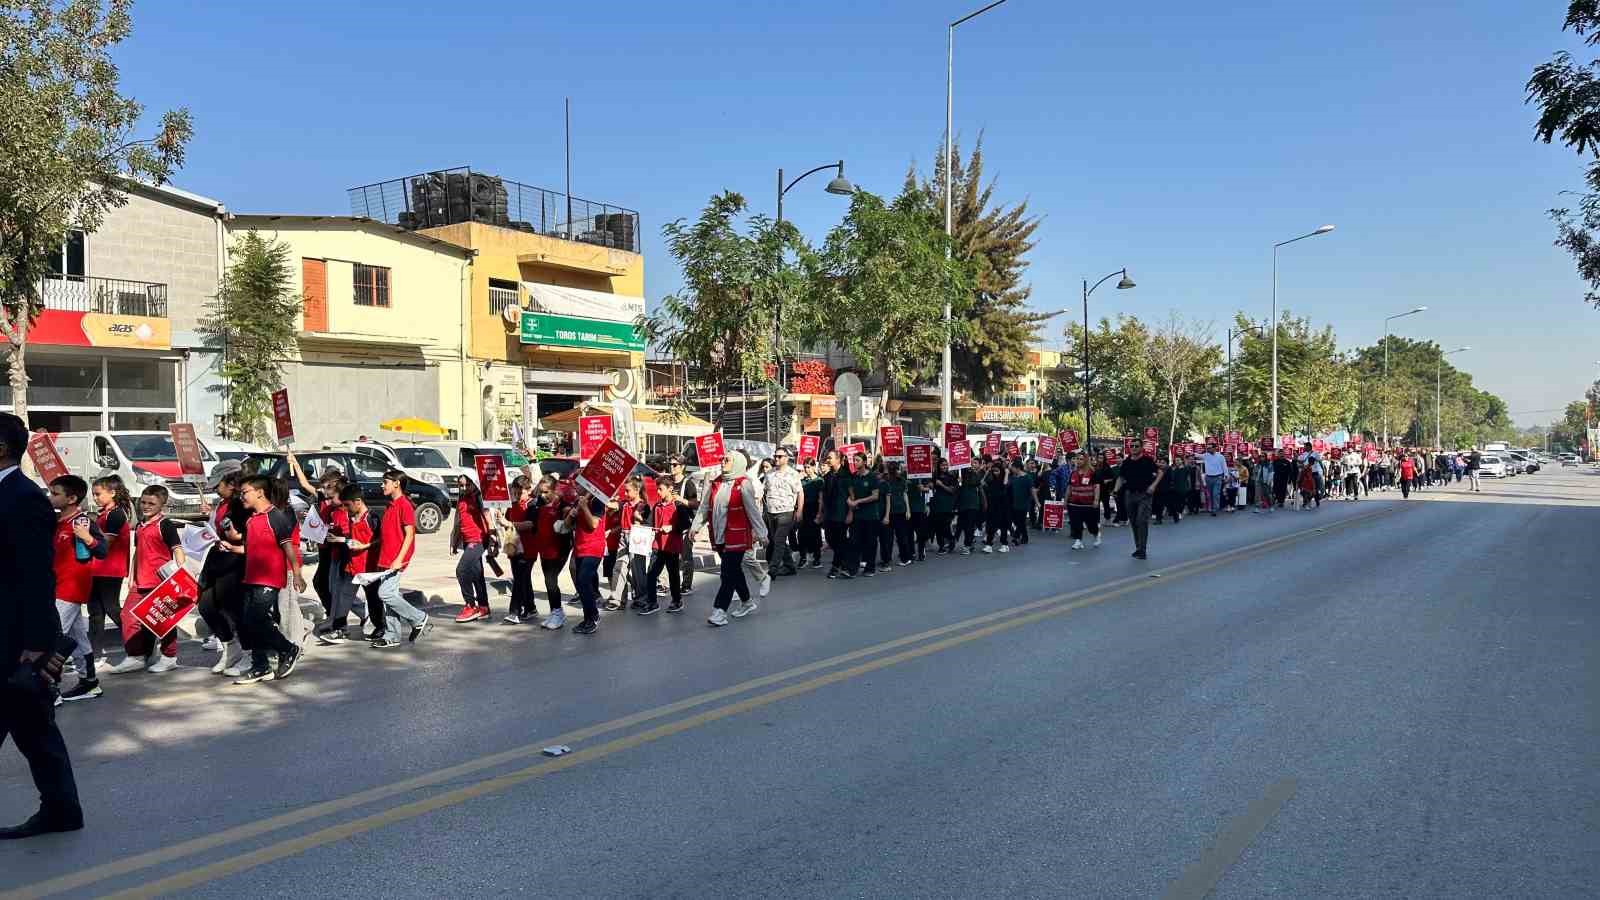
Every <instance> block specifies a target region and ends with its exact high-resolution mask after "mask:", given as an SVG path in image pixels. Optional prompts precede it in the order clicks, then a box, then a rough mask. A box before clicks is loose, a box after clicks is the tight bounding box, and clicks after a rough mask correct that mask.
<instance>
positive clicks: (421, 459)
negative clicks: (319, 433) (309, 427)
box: [322, 441, 474, 502]
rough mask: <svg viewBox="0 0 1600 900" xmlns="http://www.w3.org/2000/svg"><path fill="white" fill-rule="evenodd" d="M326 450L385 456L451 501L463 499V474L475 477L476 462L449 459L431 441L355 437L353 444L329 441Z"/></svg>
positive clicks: (386, 462)
mask: <svg viewBox="0 0 1600 900" xmlns="http://www.w3.org/2000/svg"><path fill="white" fill-rule="evenodd" d="M322 449H324V450H345V449H348V450H349V451H350V452H352V453H355V454H356V455H358V456H368V457H371V458H373V459H377V460H382V461H383V464H384V465H385V466H389V467H391V468H395V469H399V470H400V471H402V472H404V473H406V474H407V475H409V476H411V477H412V478H415V479H416V480H418V481H421V482H423V483H424V484H432V485H437V486H438V487H441V488H443V489H444V492H445V493H447V494H449V495H450V500H451V502H454V501H456V500H458V499H460V495H461V482H460V481H459V479H460V477H461V476H462V475H465V476H467V477H468V478H472V477H473V471H474V470H473V468H472V466H467V467H465V468H463V467H461V466H458V465H456V464H455V462H454V461H453V460H450V459H446V458H445V453H444V451H443V450H441V449H440V448H439V447H437V446H433V445H431V444H390V443H385V442H383V441H352V442H351V443H349V444H341V445H329V446H327V447H324V448H322Z"/></svg>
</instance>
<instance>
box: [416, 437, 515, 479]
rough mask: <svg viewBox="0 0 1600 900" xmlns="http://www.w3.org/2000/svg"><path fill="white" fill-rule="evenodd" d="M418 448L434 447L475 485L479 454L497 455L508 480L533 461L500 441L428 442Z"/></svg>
mask: <svg viewBox="0 0 1600 900" xmlns="http://www.w3.org/2000/svg"><path fill="white" fill-rule="evenodd" d="M415 446H418V447H432V448H433V449H435V450H438V451H439V452H440V453H442V454H444V458H445V461H446V462H448V463H450V464H451V465H453V466H458V467H460V469H461V474H463V475H465V476H467V477H468V478H470V479H472V483H473V484H477V483H478V470H477V467H476V466H475V465H474V463H473V458H474V457H476V456H478V455H479V454H496V455H498V456H499V457H500V458H501V459H502V460H504V461H505V466H506V471H507V476H508V477H507V480H508V481H509V480H510V479H511V478H514V477H516V474H515V470H517V469H520V468H522V467H523V466H525V465H527V464H528V463H530V462H533V460H531V459H529V458H527V457H526V456H523V455H522V451H520V450H518V449H517V448H515V447H513V446H511V445H510V444H504V443H501V442H499V441H428V442H426V443H422V444H417V445H415Z"/></svg>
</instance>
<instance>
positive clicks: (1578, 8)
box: [1526, 0, 1600, 307]
mask: <svg viewBox="0 0 1600 900" xmlns="http://www.w3.org/2000/svg"><path fill="white" fill-rule="evenodd" d="M1562 30H1563V31H1568V30H1570V31H1571V32H1572V33H1573V34H1575V35H1578V36H1579V37H1582V38H1583V39H1584V43H1585V44H1586V45H1589V46H1594V45H1595V44H1596V43H1600V0H1571V2H1570V3H1568V5H1567V18H1566V21H1565V22H1564V23H1563V24H1562ZM1526 102H1527V103H1531V104H1533V105H1535V106H1536V107H1538V110H1539V119H1538V122H1537V123H1535V125H1534V137H1535V139H1536V140H1540V141H1543V142H1545V143H1546V144H1548V143H1550V142H1551V141H1553V140H1556V139H1558V138H1559V139H1560V141H1561V143H1563V144H1565V145H1566V146H1567V147H1569V148H1571V149H1572V150H1574V151H1575V152H1577V153H1578V155H1580V156H1584V157H1588V158H1589V159H1590V162H1589V166H1588V168H1587V170H1586V171H1585V173H1584V181H1585V183H1586V184H1587V185H1588V187H1589V192H1588V193H1584V194H1581V195H1579V197H1578V212H1577V213H1574V212H1573V211H1572V210H1571V209H1567V208H1559V209H1552V210H1550V217H1551V218H1552V219H1553V220H1555V223H1556V241H1555V244H1556V246H1557V247H1560V248H1562V249H1564V250H1566V251H1567V252H1568V253H1569V254H1571V255H1572V258H1573V260H1574V261H1576V263H1577V266H1578V274H1579V275H1581V276H1582V277H1583V280H1584V281H1585V282H1587V283H1588V285H1589V289H1588V291H1587V292H1586V293H1585V294H1584V299H1585V300H1587V301H1588V302H1589V303H1590V304H1592V305H1594V306H1596V307H1600V60H1591V61H1589V62H1588V63H1578V62H1576V61H1574V60H1573V58H1572V54H1570V53H1567V52H1566V51H1561V52H1559V53H1557V54H1556V55H1555V56H1554V57H1553V58H1552V59H1551V60H1550V61H1549V62H1546V63H1543V64H1541V65H1539V66H1538V67H1536V68H1535V69H1534V70H1533V76H1532V77H1530V78H1529V79H1528V83H1527V97H1526Z"/></svg>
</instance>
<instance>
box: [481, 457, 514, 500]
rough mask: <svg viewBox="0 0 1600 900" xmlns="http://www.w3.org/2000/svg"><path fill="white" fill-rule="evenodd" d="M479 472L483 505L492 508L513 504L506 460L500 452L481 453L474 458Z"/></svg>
mask: <svg viewBox="0 0 1600 900" xmlns="http://www.w3.org/2000/svg"><path fill="white" fill-rule="evenodd" d="M472 468H473V469H475V470H476V471H477V473H478V491H479V493H481V494H482V495H483V505H484V506H485V507H488V508H490V509H501V508H507V507H510V506H511V488H510V486H509V485H508V484H507V482H506V460H505V457H503V456H501V455H500V454H498V453H480V454H478V455H476V456H474V457H473V458H472Z"/></svg>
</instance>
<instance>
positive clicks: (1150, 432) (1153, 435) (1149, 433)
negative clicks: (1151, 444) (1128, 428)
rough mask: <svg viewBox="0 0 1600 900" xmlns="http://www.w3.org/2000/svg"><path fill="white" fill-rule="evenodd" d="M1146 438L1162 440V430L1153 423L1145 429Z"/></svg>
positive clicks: (1148, 439)
mask: <svg viewBox="0 0 1600 900" xmlns="http://www.w3.org/2000/svg"><path fill="white" fill-rule="evenodd" d="M1144 439H1145V440H1147V441H1159V440H1161V432H1160V431H1158V430H1157V429H1156V427H1155V426H1154V425H1152V426H1150V427H1148V428H1146V429H1145V430H1144Z"/></svg>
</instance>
